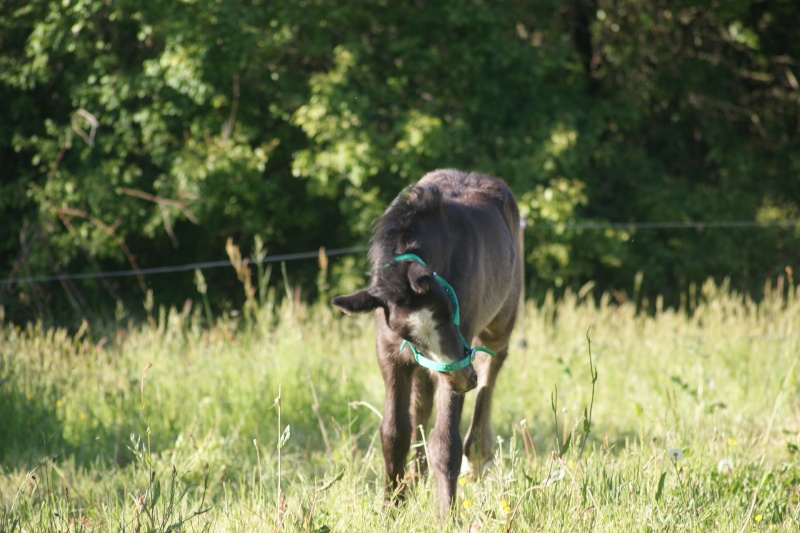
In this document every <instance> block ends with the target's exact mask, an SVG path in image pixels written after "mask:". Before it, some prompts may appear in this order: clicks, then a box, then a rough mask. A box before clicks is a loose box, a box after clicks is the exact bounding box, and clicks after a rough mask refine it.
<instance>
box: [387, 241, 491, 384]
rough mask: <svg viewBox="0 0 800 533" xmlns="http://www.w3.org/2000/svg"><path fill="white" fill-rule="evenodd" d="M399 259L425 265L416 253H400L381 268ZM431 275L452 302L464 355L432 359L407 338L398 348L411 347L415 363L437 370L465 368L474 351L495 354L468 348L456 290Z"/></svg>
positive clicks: (484, 349) (441, 278) (444, 281)
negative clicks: (448, 359) (446, 360)
mask: <svg viewBox="0 0 800 533" xmlns="http://www.w3.org/2000/svg"><path fill="white" fill-rule="evenodd" d="M400 261H416V262H417V263H419V264H420V265H423V266H427V265H426V264H425V261H423V260H422V259H421V258H420V257H419V256H418V255H416V254H401V255H398V256H396V257H394V258H393V259H392V260H391V261H389V262H388V263H386V264H385V265H383V268H386V267H388V266H389V265H391V264H392V263H399V262H400ZM433 277H434V279H435V280H436V281H438V282H439V285H441V286H442V289H444V292H445V293H446V294H447V296H448V297H449V298H450V301H451V302H452V303H453V309H455V311H454V312H453V324H455V326H456V331H458V335H459V336H460V337H461V343H462V344H463V345H464V353H465V354H466V355H465V356H464V357H463V358H462V359H459V360H458V361H455V362H452V363H440V362H439V361H434V360H433V359H430V358H428V357H425V356H424V355H423V354H422V352H420V351H419V350H418V349H417V347H416V346H414V345H413V344H411V342H409V340H408V339H403V342H402V343H401V344H400V350H401V351H402V350H403V348H405V347H406V346H408V347H409V348H410V349H411V352H412V353H413V354H414V359H415V360H416V361H417V364H419V365H420V366H423V367H425V368H429V369H431V370H436V371H437V372H455V371H456V370H461V369H464V368H467V367H468V366H469V365H470V364H471V363H472V362H473V361H474V360H475V353H476V352H484V353H488V354H489V355H491V356H492V357H494V356H495V355H497V354H495V353H494V352H493V351H492V350H490V349H489V348H487V347H485V346H475V347H474V348H470V346H469V343H468V342H467V340H466V339H465V338H464V334H463V333H461V328H460V327H459V326H460V323H461V312H460V310H459V307H458V297H456V291H455V290H454V289H453V287H452V285H450V284H449V283H447V281H446V280H445V279H444V278H443V277H441V276H440V275H439V274H437V273H436V272H434V273H433Z"/></svg>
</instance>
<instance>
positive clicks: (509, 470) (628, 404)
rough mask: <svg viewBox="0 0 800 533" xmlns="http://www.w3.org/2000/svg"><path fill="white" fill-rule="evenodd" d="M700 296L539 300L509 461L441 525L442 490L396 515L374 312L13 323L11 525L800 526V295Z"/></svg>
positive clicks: (2, 376)
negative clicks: (644, 308) (383, 450)
mask: <svg viewBox="0 0 800 533" xmlns="http://www.w3.org/2000/svg"><path fill="white" fill-rule="evenodd" d="M699 292H700V294H701V296H700V298H699V301H700V302H701V303H699V304H698V305H697V306H696V307H695V308H694V309H693V312H692V313H691V314H687V313H684V312H676V311H672V310H664V309H659V310H657V311H656V312H655V313H654V314H652V315H650V316H646V315H640V314H637V313H636V310H635V306H634V305H632V304H629V303H621V304H620V303H612V302H611V299H610V298H609V297H607V296H606V297H603V298H602V299H601V301H600V302H599V304H596V303H595V302H593V301H586V300H585V299H584V298H582V297H581V296H580V295H576V294H568V295H567V296H566V297H564V298H563V299H562V300H560V301H559V302H552V301H548V302H546V303H545V304H543V305H541V306H533V305H528V306H527V307H526V312H525V316H524V322H523V323H522V324H521V325H520V326H519V327H518V329H517V334H516V338H521V337H524V338H525V340H526V342H527V346H526V347H525V348H524V349H523V348H517V349H515V350H514V351H513V352H512V353H511V355H510V357H509V360H508V362H507V365H506V367H505V368H504V370H503V372H502V373H501V375H500V379H499V383H500V385H499V387H498V391H497V401H496V402H495V411H494V419H495V430H496V432H497V434H498V438H497V444H496V448H495V449H496V460H495V467H494V468H493V469H492V470H491V471H489V472H487V473H486V475H485V476H484V477H483V479H480V480H473V479H469V480H467V479H463V480H462V483H461V484H460V485H459V495H458V501H457V504H456V508H455V512H454V516H453V518H452V519H451V520H446V521H444V522H441V521H440V519H439V518H438V516H437V513H436V506H435V502H434V501H433V494H434V492H433V491H432V485H431V484H432V480H430V479H428V480H427V481H424V482H422V483H419V484H417V485H416V486H414V487H413V488H412V489H411V491H410V495H409V499H408V501H407V502H406V503H405V504H404V505H401V506H400V507H397V508H395V507H386V506H384V503H383V492H382V475H383V466H382V459H381V454H380V446H379V439H378V437H377V428H378V423H379V414H378V413H380V411H381V410H382V405H383V403H382V402H383V386H382V382H381V379H380V375H379V372H378V368H377V364H376V362H375V359H374V357H375V356H374V349H373V342H374V340H373V325H372V323H371V320H370V319H369V318H357V319H354V318H345V317H340V316H339V315H338V314H336V313H335V312H333V311H332V310H329V309H327V308H326V307H324V306H302V307H294V306H292V305H289V304H286V305H284V306H282V307H280V308H273V307H272V306H269V305H263V306H261V307H260V308H258V309H254V310H252V311H253V312H252V313H250V314H248V316H250V315H251V314H252V315H254V318H251V319H249V320H245V318H244V315H238V316H234V317H231V316H227V317H223V318H220V319H218V320H216V321H215V325H214V327H211V328H207V327H204V326H203V325H202V323H203V320H202V319H201V315H202V308H201V307H199V306H196V307H191V306H188V307H187V309H186V310H185V311H184V312H180V311H161V313H158V312H156V313H155V315H154V316H153V317H152V319H151V321H150V322H149V323H145V324H144V325H142V326H128V325H123V324H117V325H116V327H108V328H106V329H105V330H104V331H95V330H93V329H91V328H89V327H88V325H84V327H82V328H80V329H79V330H77V331H75V332H73V333H69V334H68V333H67V332H66V331H64V330H46V331H45V330H42V329H41V328H37V327H34V326H31V327H27V328H23V329H19V328H17V327H14V326H12V325H8V324H6V325H4V326H3V329H2V336H1V337H0V502H2V505H1V506H0V531H3V532H13V531H20V532H21V531H117V530H120V531H241V532H249V531H277V530H287V531H348V532H349V531H373V530H374V531H402V532H409V531H431V530H434V529H436V530H439V531H450V530H452V531H506V530H512V531H590V530H591V531H797V530H799V529H800V503H799V502H798V498H799V497H800V461H799V456H800V453H798V447H799V446H800V403H799V401H798V389H799V388H800V386H799V385H798V382H797V380H796V375H797V370H798V369H797V362H798V359H799V358H800V292H797V291H794V290H791V291H786V290H785V289H780V288H776V287H774V286H773V287H768V291H767V294H766V296H765V298H764V300H763V301H762V302H760V303H759V304H755V303H753V302H752V301H750V300H748V299H747V298H744V297H741V296H737V295H735V294H731V293H730V291H728V290H727V289H726V287H724V286H722V287H718V286H715V285H714V284H713V283H708V284H706V285H705V286H704V287H702V289H699ZM787 294H788V296H787ZM655 307H656V308H658V307H659V305H658V303H656V305H655ZM587 332H588V338H589V339H591V344H590V343H589V340H588V339H587ZM590 350H591V354H592V359H591V362H590V355H589V354H590ZM592 368H595V369H596V373H597V374H596V375H597V380H596V383H595V384H594V399H593V400H592V394H593V383H592V372H593V371H592ZM471 401H472V398H471V397H468V399H467V403H468V408H469V405H470V402H471ZM465 418H466V417H465ZM465 421H466V420H465ZM587 430H588V432H587ZM586 437H588V438H586ZM585 438H586V442H585V445H582V444H583V441H584V439H585Z"/></svg>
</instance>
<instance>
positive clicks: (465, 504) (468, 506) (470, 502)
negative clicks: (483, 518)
mask: <svg viewBox="0 0 800 533" xmlns="http://www.w3.org/2000/svg"><path fill="white" fill-rule="evenodd" d="M470 507H472V500H464V509H469V508H470Z"/></svg>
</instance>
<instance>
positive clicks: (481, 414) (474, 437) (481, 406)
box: [461, 344, 508, 476]
mask: <svg viewBox="0 0 800 533" xmlns="http://www.w3.org/2000/svg"><path fill="white" fill-rule="evenodd" d="M507 355H508V344H506V345H505V347H503V348H502V349H500V350H498V351H497V355H496V356H495V357H491V356H489V355H484V354H481V355H479V356H478V358H477V359H476V360H475V370H476V371H477V372H478V389H477V391H476V396H475V411H474V412H473V413H472V420H471V421H470V424H469V429H468V430H467V435H466V437H465V438H464V458H463V460H462V462H461V474H462V475H474V476H480V475H481V474H482V473H483V471H484V469H485V468H487V467H488V466H490V465H491V462H492V446H493V444H494V432H493V431H492V395H493V393H494V385H495V381H496V380H497V374H498V372H500V368H501V367H502V366H503V361H505V358H506V356H507Z"/></svg>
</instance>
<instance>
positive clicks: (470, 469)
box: [460, 455, 494, 478]
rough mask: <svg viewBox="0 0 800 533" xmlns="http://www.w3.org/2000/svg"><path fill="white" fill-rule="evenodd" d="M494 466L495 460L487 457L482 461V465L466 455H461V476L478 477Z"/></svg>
mask: <svg viewBox="0 0 800 533" xmlns="http://www.w3.org/2000/svg"><path fill="white" fill-rule="evenodd" d="M493 466H494V460H492V459H487V460H486V461H482V464H481V465H476V464H474V463H472V462H470V460H469V459H468V458H467V456H466V455H462V456H461V473H460V476H461V477H469V478H477V477H480V476H482V475H484V474H485V473H486V471H487V470H490V469H491V468H492V467H493Z"/></svg>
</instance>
